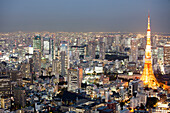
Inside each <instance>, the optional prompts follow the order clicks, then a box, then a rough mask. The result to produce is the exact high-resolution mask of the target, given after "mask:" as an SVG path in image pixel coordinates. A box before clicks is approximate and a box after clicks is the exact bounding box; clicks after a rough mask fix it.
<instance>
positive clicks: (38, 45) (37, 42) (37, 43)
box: [33, 35, 41, 50]
mask: <svg viewBox="0 0 170 113" xmlns="http://www.w3.org/2000/svg"><path fill="white" fill-rule="evenodd" d="M33 48H34V50H37V49H38V50H41V36H40V35H37V36H35V37H34V39H33Z"/></svg>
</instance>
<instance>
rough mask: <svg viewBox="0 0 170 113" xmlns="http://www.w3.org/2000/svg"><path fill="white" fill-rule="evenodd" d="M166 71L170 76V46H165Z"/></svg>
mask: <svg viewBox="0 0 170 113" xmlns="http://www.w3.org/2000/svg"><path fill="white" fill-rule="evenodd" d="M164 69H165V74H170V44H165V45H164Z"/></svg>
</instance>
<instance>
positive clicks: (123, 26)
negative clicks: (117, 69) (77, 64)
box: [0, 0, 170, 33]
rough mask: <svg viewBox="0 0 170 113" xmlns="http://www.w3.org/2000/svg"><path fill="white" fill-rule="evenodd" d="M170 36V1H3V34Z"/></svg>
mask: <svg viewBox="0 0 170 113" xmlns="http://www.w3.org/2000/svg"><path fill="white" fill-rule="evenodd" d="M148 11H149V12H150V15H151V18H152V20H151V24H152V26H151V29H152V32H166V33H168V32H170V22H169V20H170V15H169V11H170V1H169V0H163V1H162V0H106V1H105V0H48V1H47V0H15V1H14V0H1V1H0V15H1V18H0V32H14V31H19V30H20V31H25V32H34V31H49V32H56V31H65V32H119V31H120V32H145V30H146V23H147V19H146V17H147V14H148Z"/></svg>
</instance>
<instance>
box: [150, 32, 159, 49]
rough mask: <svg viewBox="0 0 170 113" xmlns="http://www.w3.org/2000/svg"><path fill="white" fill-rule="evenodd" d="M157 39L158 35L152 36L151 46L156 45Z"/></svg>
mask: <svg viewBox="0 0 170 113" xmlns="http://www.w3.org/2000/svg"><path fill="white" fill-rule="evenodd" d="M157 39H158V35H155V36H153V37H152V40H151V41H152V46H153V47H156V46H157Z"/></svg>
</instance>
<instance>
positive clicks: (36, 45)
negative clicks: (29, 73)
mask: <svg viewBox="0 0 170 113" xmlns="http://www.w3.org/2000/svg"><path fill="white" fill-rule="evenodd" d="M41 48H42V47H41V36H40V35H36V36H35V37H34V39H33V49H34V53H33V62H34V68H36V69H35V71H36V72H38V73H39V75H40V74H41Z"/></svg>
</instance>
